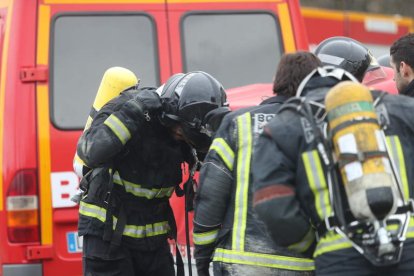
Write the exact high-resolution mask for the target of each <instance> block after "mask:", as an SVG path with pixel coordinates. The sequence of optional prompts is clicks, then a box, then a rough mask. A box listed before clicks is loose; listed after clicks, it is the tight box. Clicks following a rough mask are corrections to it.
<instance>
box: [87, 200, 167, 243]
mask: <svg viewBox="0 0 414 276" xmlns="http://www.w3.org/2000/svg"><path fill="white" fill-rule="evenodd" d="M79 213H80V214H82V215H84V216H87V217H91V218H96V219H98V220H100V221H102V222H103V223H105V220H106V210H105V208H102V207H99V206H96V205H93V204H89V203H85V202H83V201H81V202H80V204H79ZM112 219H113V229H115V227H116V223H117V221H118V219H117V217H115V216H113V217H112ZM169 230H170V225H169V224H168V221H161V222H156V223H153V224H146V225H144V226H140V225H128V224H127V225H125V228H124V232H123V235H124V236H129V237H132V238H145V237H153V236H158V235H163V234H166V233H168V231H169Z"/></svg>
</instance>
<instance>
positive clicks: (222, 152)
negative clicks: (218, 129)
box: [210, 138, 234, 171]
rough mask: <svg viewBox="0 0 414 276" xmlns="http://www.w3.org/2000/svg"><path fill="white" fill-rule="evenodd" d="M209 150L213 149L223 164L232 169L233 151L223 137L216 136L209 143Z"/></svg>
mask: <svg viewBox="0 0 414 276" xmlns="http://www.w3.org/2000/svg"><path fill="white" fill-rule="evenodd" d="M210 150H214V151H216V152H217V154H218V155H219V156H220V158H221V159H223V162H224V164H226V166H227V168H228V169H229V170H230V171H233V163H234V152H233V150H232V149H231V148H230V146H229V145H228V144H227V143H226V141H225V140H224V139H223V138H216V139H214V140H213V143H212V144H211V147H210Z"/></svg>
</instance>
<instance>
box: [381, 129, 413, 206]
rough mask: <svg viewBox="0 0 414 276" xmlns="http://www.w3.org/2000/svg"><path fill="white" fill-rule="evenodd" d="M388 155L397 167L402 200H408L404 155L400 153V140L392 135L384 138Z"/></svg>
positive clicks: (408, 191)
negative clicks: (402, 194) (402, 195)
mask: <svg viewBox="0 0 414 276" xmlns="http://www.w3.org/2000/svg"><path fill="white" fill-rule="evenodd" d="M386 141H387V145H388V149H389V151H390V152H389V154H390V156H391V158H392V160H393V161H394V164H395V166H396V167H397V171H398V174H399V176H400V180H401V184H402V185H403V187H402V190H403V193H404V199H405V200H408V199H409V198H410V190H409V187H408V179H407V171H406V169H405V161H404V153H403V151H402V147H401V142H400V138H399V137H398V136H395V135H392V136H387V137H386Z"/></svg>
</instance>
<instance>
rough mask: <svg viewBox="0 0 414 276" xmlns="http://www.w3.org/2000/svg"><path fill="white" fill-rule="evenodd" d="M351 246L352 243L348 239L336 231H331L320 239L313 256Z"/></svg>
mask: <svg viewBox="0 0 414 276" xmlns="http://www.w3.org/2000/svg"><path fill="white" fill-rule="evenodd" d="M351 247H352V243H351V242H350V241H349V240H348V239H346V238H344V237H342V236H341V235H339V234H337V233H336V232H332V231H331V232H328V233H327V234H326V235H325V236H324V237H323V238H321V239H320V240H319V242H318V244H317V245H316V249H315V252H314V253H313V257H314V258H316V257H317V256H319V255H322V254H324V253H327V252H331V251H337V250H341V249H346V248H351Z"/></svg>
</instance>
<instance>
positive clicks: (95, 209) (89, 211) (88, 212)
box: [79, 201, 106, 222]
mask: <svg viewBox="0 0 414 276" xmlns="http://www.w3.org/2000/svg"><path fill="white" fill-rule="evenodd" d="M79 213H80V214H81V215H84V216H87V217H92V218H96V219H99V220H100V221H102V222H105V220H106V210H105V208H101V207H99V206H96V205H93V204H89V203H85V202H83V201H81V202H80V204H79Z"/></svg>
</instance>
